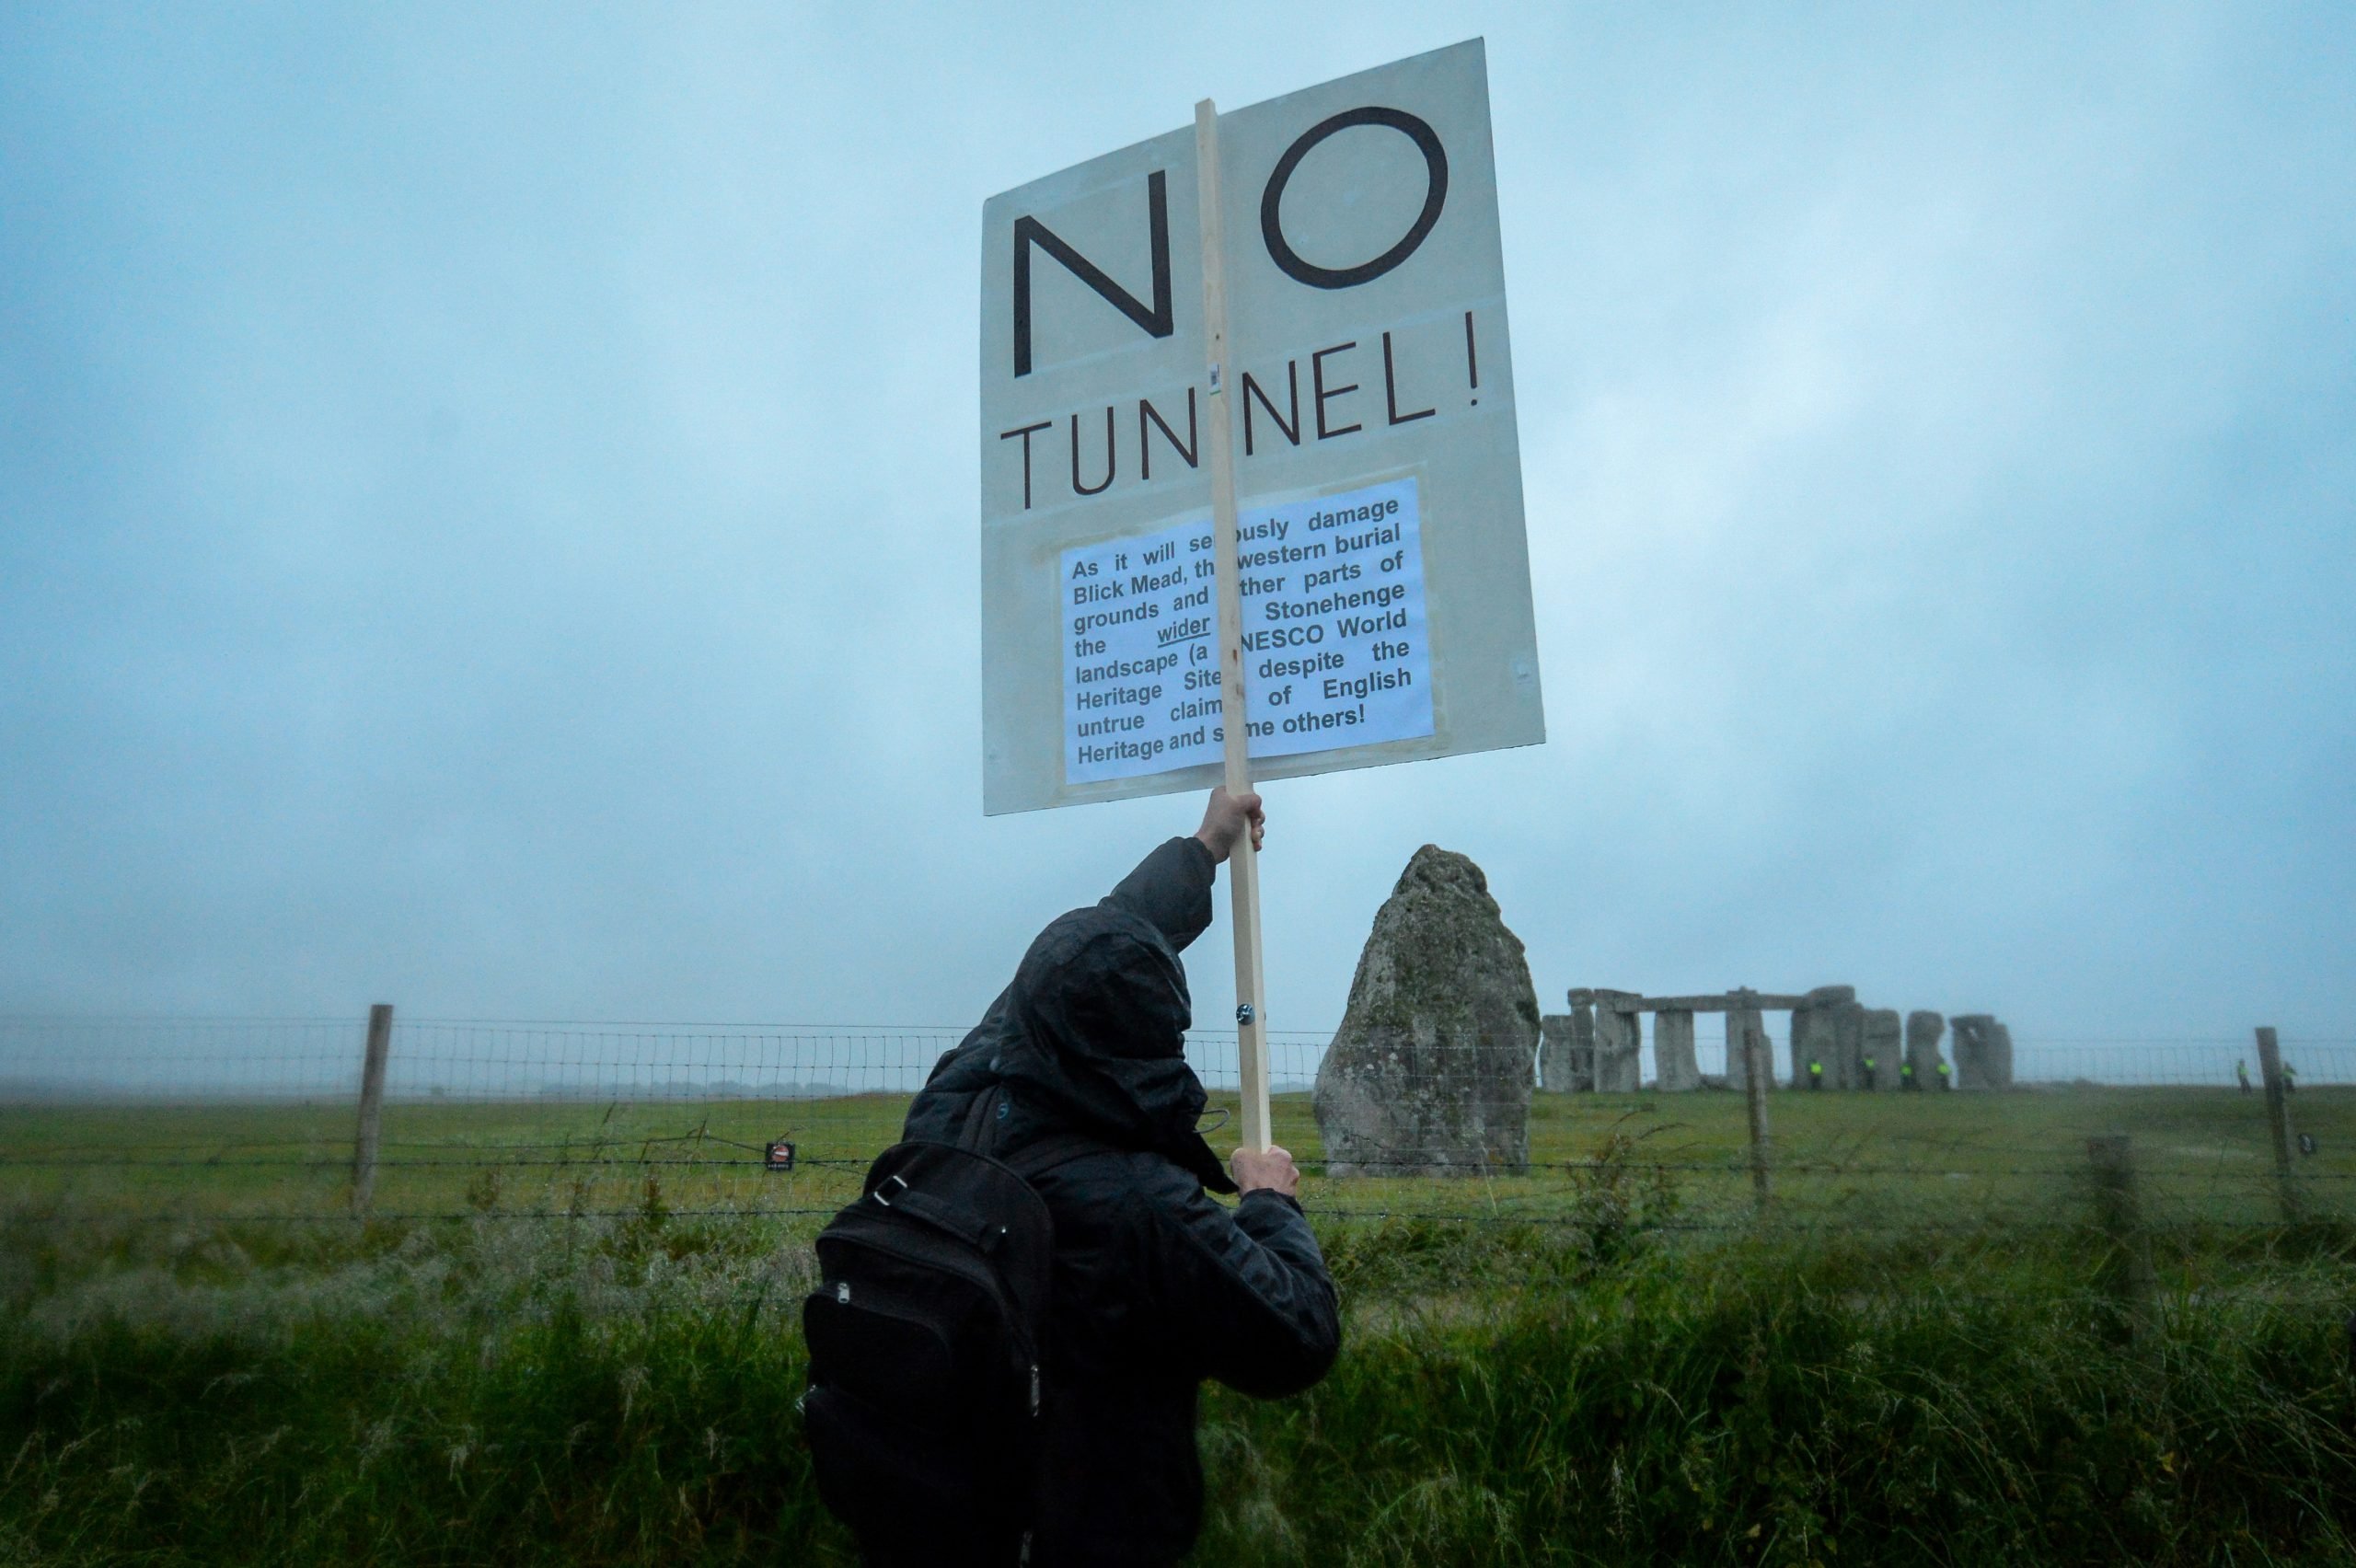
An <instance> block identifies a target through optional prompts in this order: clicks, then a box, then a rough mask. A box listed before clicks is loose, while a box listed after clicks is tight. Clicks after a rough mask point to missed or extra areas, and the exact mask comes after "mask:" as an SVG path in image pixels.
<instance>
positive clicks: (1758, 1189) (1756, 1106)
mask: <svg viewBox="0 0 2356 1568" xmlns="http://www.w3.org/2000/svg"><path fill="white" fill-rule="evenodd" d="M1773 1071H1774V1064H1773V1062H1772V1061H1770V1060H1769V1059H1768V1055H1767V1043H1766V1041H1765V1040H1764V1039H1762V1038H1761V1035H1760V1032H1759V1031H1758V1030H1757V1029H1755V1028H1751V1027H1749V1026H1746V1027H1745V1028H1744V1029H1743V1032H1742V1078H1743V1083H1742V1089H1743V1096H1744V1098H1745V1099H1746V1100H1747V1101H1750V1190H1751V1195H1752V1198H1753V1200H1754V1201H1755V1202H1756V1203H1757V1204H1758V1205H1759V1209H1760V1212H1761V1213H1762V1214H1763V1213H1765V1212H1766V1209H1767V1202H1768V1197H1769V1192H1768V1176H1767V1169H1768V1163H1769V1155H1770V1150H1769V1146H1768V1138H1767V1089H1768V1080H1769V1075H1770V1074H1772V1073H1773Z"/></svg>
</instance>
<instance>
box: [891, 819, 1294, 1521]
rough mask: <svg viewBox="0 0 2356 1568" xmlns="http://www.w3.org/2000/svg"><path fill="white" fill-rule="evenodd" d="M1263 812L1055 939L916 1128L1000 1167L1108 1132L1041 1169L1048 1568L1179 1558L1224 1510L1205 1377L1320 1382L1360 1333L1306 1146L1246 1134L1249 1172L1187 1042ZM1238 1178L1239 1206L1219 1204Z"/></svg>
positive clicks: (1002, 1002) (1225, 826)
mask: <svg viewBox="0 0 2356 1568" xmlns="http://www.w3.org/2000/svg"><path fill="white" fill-rule="evenodd" d="M1264 825H1265V824H1264V817H1263V813H1262V808H1261V801H1260V798H1259V797H1258V796H1257V795H1255V794H1248V793H1247V794H1239V795H1235V796H1232V797H1230V795H1229V794H1228V793H1227V791H1226V790H1214V791H1213V792H1212V795H1211V801H1210V806H1209V809H1208V810H1207V812H1206V813H1204V817H1203V825H1202V827H1201V828H1200V830H1198V831H1197V832H1196V833H1195V835H1194V836H1192V837H1187V838H1172V839H1171V840H1169V841H1168V842H1167V843H1165V844H1162V845H1161V847H1158V848H1156V849H1155V850H1154V851H1153V852H1152V853H1151V854H1149V855H1148V856H1147V857H1146V858H1145V859H1144V860H1143V861H1141V862H1139V864H1138V867H1137V869H1136V870H1133V871H1131V872H1130V873H1129V874H1128V875H1127V876H1126V877H1125V878H1123V879H1122V880H1121V882H1120V884H1119V885H1118V886H1116V887H1115V888H1114V890H1113V891H1112V893H1111V894H1109V895H1108V896H1107V897H1106V898H1105V899H1104V900H1103V902H1102V903H1100V904H1097V905H1092V906H1091V907H1089V908H1084V909H1075V910H1073V911H1071V912H1070V913H1068V914H1066V915H1064V916H1061V917H1058V918H1057V919H1056V920H1054V921H1052V922H1050V923H1049V925H1048V926H1047V928H1046V929H1045V930H1044V931H1042V932H1040V933H1039V935H1038V937H1037V939H1036V940H1034V941H1033V942H1032V944H1031V947H1030V951H1027V952H1025V953H1024V954H1023V956H1022V963H1021V964H1020V965H1019V966H1018V967H1017V969H1016V971H1015V974H1014V980H1013V983H1012V984H1011V985H1010V986H1007V988H1006V989H1005V990H1004V991H1003V992H1001V993H1000V994H999V997H998V999H997V1000H996V1001H995V1002H993V1003H991V1005H990V1008H989V1010H988V1012H987V1013H986V1014H985V1015H984V1017H983V1019H982V1021H981V1022H980V1023H979V1024H978V1025H976V1027H975V1029H974V1030H973V1032H971V1033H969V1034H968V1035H966V1037H965V1039H964V1041H963V1042H962V1043H960V1044H959V1045H958V1046H957V1047H956V1048H955V1049H954V1050H953V1051H951V1052H949V1053H948V1054H947V1055H943V1056H942V1057H941V1061H940V1063H939V1065H938V1066H935V1067H934V1068H933V1070H932V1074H931V1076H930V1078H929V1079H928V1080H927V1082H926V1084H925V1087H924V1089H923V1090H922V1091H921V1092H920V1093H919V1094H918V1096H917V1098H916V1100H915V1101H914V1102H913V1103H912V1104H911V1105H910V1106H909V1109H908V1117H907V1130H906V1132H905V1134H904V1136H906V1137H908V1138H931V1139H938V1140H941V1141H943V1142H955V1141H957V1140H958V1139H959V1138H960V1136H963V1135H964V1132H965V1130H966V1129H968V1128H975V1127H984V1126H985V1125H986V1126H987V1133H986V1147H987V1149H988V1152H989V1153H991V1154H992V1155H994V1156H996V1157H997V1158H999V1159H1016V1158H1019V1157H1020V1156H1021V1154H1022V1150H1023V1148H1024V1147H1026V1146H1028V1145H1031V1144H1034V1143H1036V1142H1038V1141H1040V1140H1042V1139H1045V1138H1048V1137H1068V1136H1070V1135H1073V1134H1079V1135H1081V1136H1085V1137H1087V1138H1089V1139H1091V1140H1098V1141H1101V1142H1102V1144H1103V1150H1102V1152H1091V1153H1085V1154H1081V1155H1080V1156H1079V1157H1078V1158H1074V1159H1065V1160H1061V1161H1059V1162H1057V1163H1056V1164H1053V1165H1051V1166H1050V1167H1049V1168H1048V1169H1046V1170H1044V1171H1042V1172H1041V1173H1039V1174H1038V1175H1036V1176H1035V1177H1034V1178H1033V1181H1032V1185H1033V1186H1034V1188H1035V1189H1036V1190H1037V1191H1038V1193H1039V1194H1040V1196H1041V1197H1042V1198H1043V1199H1045V1202H1046V1205H1047V1208H1048V1211H1049V1212H1050V1213H1051V1214H1052V1215H1053V1216H1054V1219H1055V1228H1056V1254H1055V1274H1054V1296H1053V1299H1052V1302H1051V1305H1050V1307H1049V1309H1048V1310H1049V1317H1048V1331H1049V1333H1048V1340H1047V1344H1046V1347H1045V1404H1044V1411H1045V1415H1044V1420H1045V1435H1044V1446H1045V1456H1044V1461H1043V1465H1042V1476H1041V1493H1040V1497H1039V1500H1038V1514H1037V1518H1036V1521H1035V1524H1034V1530H1033V1541H1032V1551H1031V1558H1030V1561H1031V1562H1033V1563H1034V1564H1037V1565H1039V1568H1061V1565H1068V1564H1082V1563H1084V1564H1090V1565H1091V1568H1092V1565H1097V1564H1103V1565H1114V1564H1138V1565H1144V1564H1163V1563H1172V1562H1177V1561H1178V1559H1179V1558H1180V1557H1182V1556H1183V1555H1184V1553H1185V1551H1187V1549H1188V1548H1189V1547H1190V1546H1192V1545H1193V1543H1194V1539H1195V1532H1196V1530H1197V1529H1198V1528H1199V1527H1200V1524H1201V1520H1202V1509H1203V1477H1202V1466H1201V1462H1200V1460H1199V1458H1197V1456H1196V1454H1195V1398H1196V1393H1197V1390H1198V1389H1199V1387H1200V1385H1201V1383H1202V1380H1203V1379H1204V1378H1218V1380H1219V1381H1220V1382H1222V1383H1225V1384H1227V1385H1228V1386H1229V1387H1230V1388H1234V1389H1241V1390H1242V1392H1244V1393H1247V1394H1253V1395H1257V1396H1261V1397H1264V1398H1277V1397H1281V1396H1284V1395H1288V1394H1293V1393H1298V1392H1299V1391H1300V1390H1301V1389H1306V1388H1308V1387H1309V1386H1310V1385H1311V1384H1313V1383H1315V1382H1316V1381H1317V1380H1318V1379H1319V1378H1322V1377H1323V1376H1324V1375H1325V1372H1326V1370H1327V1368H1329V1367H1330V1366H1332V1365H1333V1363H1334V1355H1335V1353H1336V1351H1337V1350H1338V1348H1339V1346H1340V1342H1341V1319H1340V1311H1339V1305H1338V1302H1337V1299H1336V1297H1335V1295H1334V1280H1333V1276H1332V1275H1331V1274H1328V1273H1327V1272H1326V1269H1325V1260H1324V1257H1323V1255H1322V1253H1321V1252H1320V1251H1319V1250H1318V1246H1317V1239H1316V1237H1315V1236H1314V1235H1312V1234H1311V1231H1310V1228H1309V1222H1308V1221H1307V1220H1306V1219H1304V1218H1303V1217H1302V1216H1301V1212H1300V1205H1299V1202H1298V1201H1297V1199H1296V1196H1295V1193H1296V1192H1297V1191H1298V1188H1299V1180H1300V1176H1299V1171H1298V1170H1296V1169H1295V1168H1294V1165H1293V1161H1292V1157H1291V1155H1289V1154H1288V1153H1287V1152H1286V1151H1285V1150H1283V1149H1281V1148H1270V1149H1267V1150H1265V1151H1257V1150H1253V1149H1242V1148H1239V1149H1237V1150H1236V1151H1235V1156H1234V1174H1233V1177H1232V1179H1230V1175H1229V1173H1228V1171H1227V1170H1225V1169H1223V1168H1222V1167H1221V1165H1220V1163H1219V1159H1218V1156H1217V1155H1216V1154H1214V1153H1212V1152H1211V1148H1210V1146H1209V1145H1208V1144H1207V1143H1206V1142H1205V1141H1204V1140H1203V1137H1202V1135H1201V1134H1200V1133H1198V1132H1197V1131H1196V1130H1195V1124H1196V1123H1197V1122H1198V1121H1199V1120H1200V1119H1201V1117H1202V1113H1203V1107H1204V1101H1205V1096H1204V1092H1203V1086H1202V1082H1201V1080H1200V1079H1198V1078H1196V1077H1195V1072H1194V1069H1193V1068H1191V1067H1189V1066H1187V1065H1186V1061H1185V1057H1184V1055H1183V1048H1184V1036H1185V1031H1186V1029H1187V1026H1188V1025H1189V1024H1190V1023H1191V1022H1192V1013H1191V1009H1190V1005H1189V1002H1188V999H1187V993H1186V970H1185V966H1184V963H1181V962H1180V960H1179V957H1178V955H1179V953H1180V952H1181V951H1183V950H1184V948H1185V947H1186V945H1187V944H1188V943H1189V942H1191V941H1193V940H1195V937H1197V936H1199V935H1200V934H1201V933H1202V931H1203V929H1204V928H1205V927H1207V926H1208V925H1209V924H1210V920H1211V884H1212V882H1213V881H1214V879H1215V877H1216V875H1217V870H1218V865H1219V864H1220V863H1221V862H1222V861H1224V860H1225V859H1227V858H1228V855H1229V853H1230V851H1231V850H1232V849H1233V848H1234V847H1235V846H1236V845H1237V843H1238V842H1240V841H1241V839H1242V836H1243V835H1244V834H1245V833H1246V832H1249V833H1250V834H1251V835H1252V842H1253V847H1258V845H1259V843H1260V840H1261V834H1262V832H1263V829H1264ZM1239 1192H1240V1193H1241V1198H1240V1200H1239V1201H1238V1202H1237V1203H1236V1204H1235V1205H1234V1206H1233V1207H1232V1208H1230V1207H1228V1206H1226V1205H1221V1204H1218V1203H1215V1202H1213V1201H1212V1200H1211V1198H1210V1196H1209V1193H1239Z"/></svg>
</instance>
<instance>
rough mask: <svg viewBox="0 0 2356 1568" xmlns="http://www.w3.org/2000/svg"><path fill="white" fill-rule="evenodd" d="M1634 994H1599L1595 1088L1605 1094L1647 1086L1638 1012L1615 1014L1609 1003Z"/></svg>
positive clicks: (1600, 990)
mask: <svg viewBox="0 0 2356 1568" xmlns="http://www.w3.org/2000/svg"><path fill="white" fill-rule="evenodd" d="M1638 994H1639V993H1637V992H1634V991H1606V990H1602V989H1598V990H1597V992H1596V993H1595V1000H1596V1009H1595V1087H1596V1089H1597V1090H1599V1091H1600V1092H1601V1093H1604V1094H1634V1093H1635V1092H1636V1091H1637V1090H1640V1089H1642V1088H1644V1087H1645V1060H1644V1056H1643V1054H1642V1053H1643V1051H1644V1048H1645V1036H1644V1024H1643V1023H1642V1021H1641V1020H1640V1015H1638V1014H1636V1013H1623V1012H1614V1011H1612V1010H1611V1008H1610V1006H1608V1005H1607V1004H1609V1003H1610V1002H1611V1000H1612V998H1614V997H1634V996H1636V995H1638Z"/></svg>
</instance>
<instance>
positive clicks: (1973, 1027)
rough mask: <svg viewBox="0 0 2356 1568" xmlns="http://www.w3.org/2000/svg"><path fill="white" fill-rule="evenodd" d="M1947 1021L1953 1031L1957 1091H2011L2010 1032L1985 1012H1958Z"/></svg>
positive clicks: (2011, 1045) (2011, 1037)
mask: <svg viewBox="0 0 2356 1568" xmlns="http://www.w3.org/2000/svg"><path fill="white" fill-rule="evenodd" d="M1947 1022H1948V1027H1949V1028H1951V1029H1953V1030H1954V1031H1955V1086H1956V1088H1958V1089H2010V1088H2012V1087H2013V1032H2012V1031H2011V1030H2009V1029H2006V1028H2005V1027H2004V1025H2003V1024H2001V1023H1998V1022H1997V1021H1996V1020H1995V1019H1994V1018H1993V1017H1992V1016H1991V1015H1989V1014H1987V1013H1958V1014H1957V1015H1956V1016H1955V1017H1954V1018H1952V1019H1950V1020H1947Z"/></svg>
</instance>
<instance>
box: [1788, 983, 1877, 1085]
mask: <svg viewBox="0 0 2356 1568" xmlns="http://www.w3.org/2000/svg"><path fill="white" fill-rule="evenodd" d="M1857 1010H1859V1009H1858V1008H1857V988H1856V987H1855V986H1818V987H1817V988H1816V989H1815V990H1813V991H1810V992H1809V993H1808V994H1807V996H1805V997H1801V998H1800V1005H1799V1006H1798V1007H1796V1008H1794V1009H1792V1087H1793V1088H1794V1089H1806V1088H1807V1086H1808V1071H1807V1065H1808V1063H1809V1062H1811V1061H1819V1062H1822V1063H1823V1064H1824V1087H1825V1088H1827V1089H1846V1088H1848V1087H1849V1084H1848V1080H1847V1079H1846V1078H1844V1077H1843V1075H1842V1063H1843V1057H1842V1047H1843V1045H1844V1044H1845V1043H1847V1042H1848V1041H1854V1040H1856V1039H1857V1038H1858V1036H1859V1033H1860V1031H1859V1029H1858V1026H1857V1024H1856V1022H1855V1020H1851V1019H1849V1018H1848V1017H1847V1015H1848V1014H1851V1013H1854V1012H1856V1011H1857ZM1844 1024H1846V1026H1847V1027H1846V1028H1845V1029H1844V1028H1843V1025H1844ZM1844 1035H1845V1037H1846V1039H1845V1040H1844Z"/></svg>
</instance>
